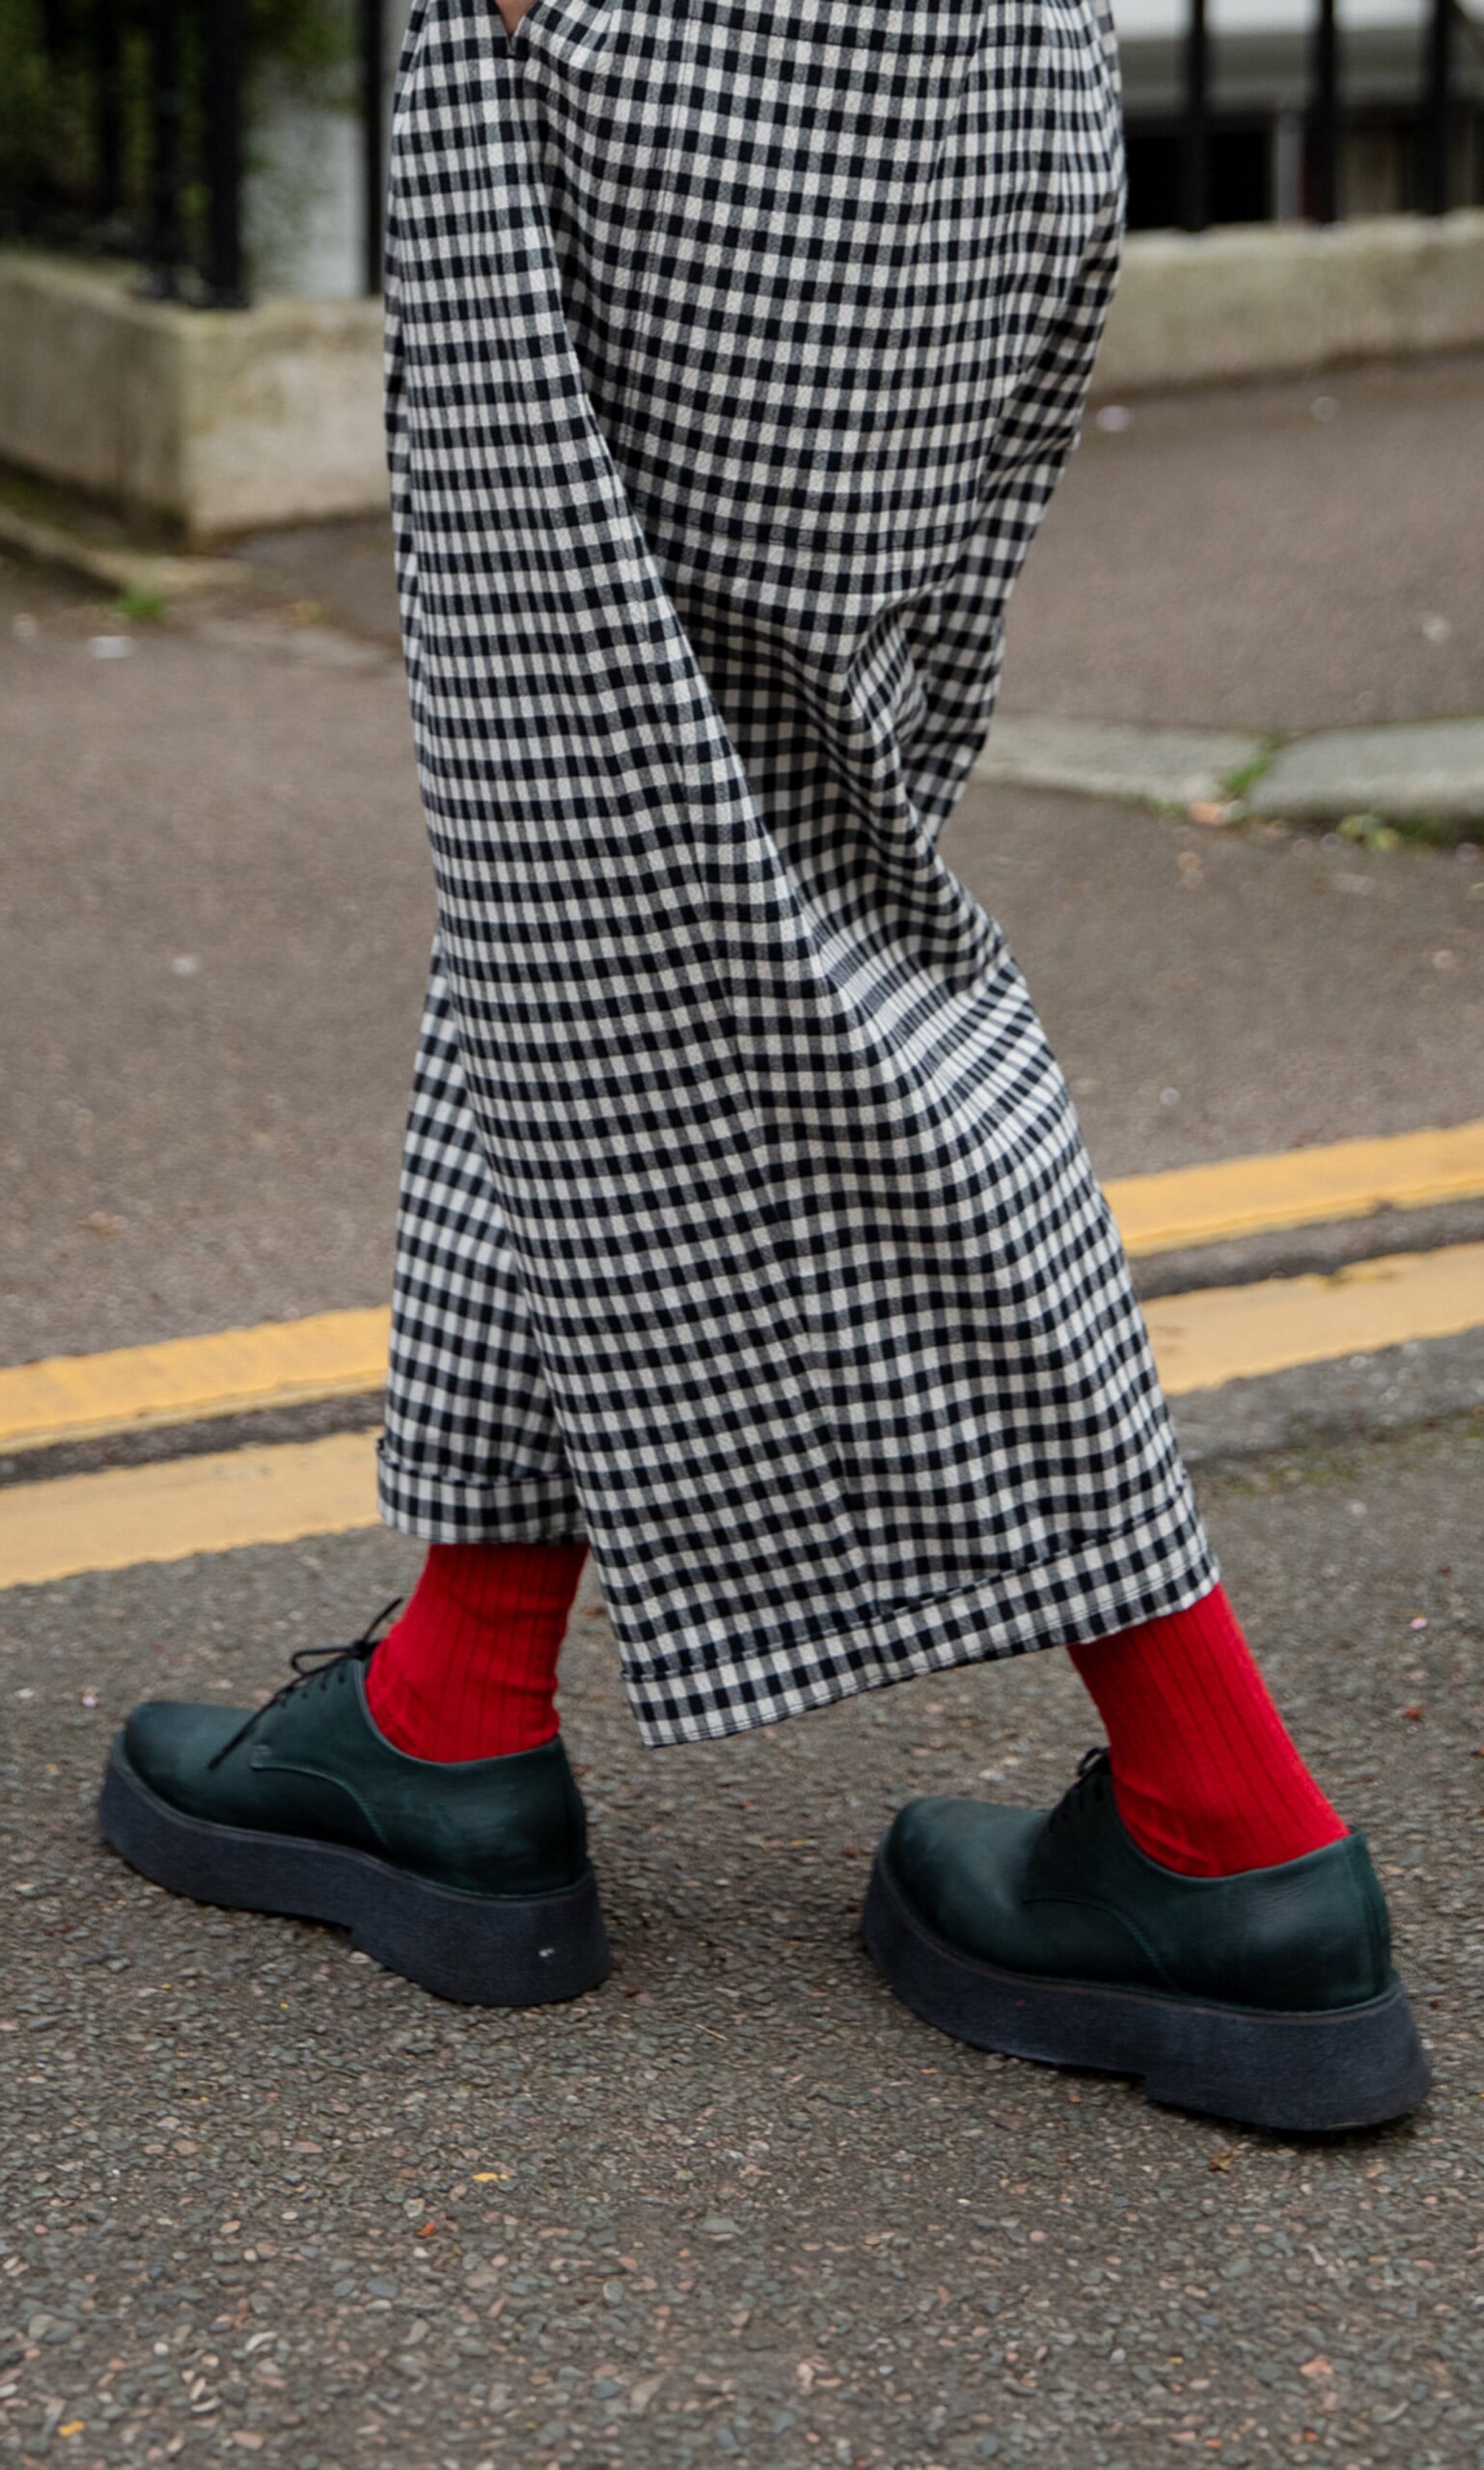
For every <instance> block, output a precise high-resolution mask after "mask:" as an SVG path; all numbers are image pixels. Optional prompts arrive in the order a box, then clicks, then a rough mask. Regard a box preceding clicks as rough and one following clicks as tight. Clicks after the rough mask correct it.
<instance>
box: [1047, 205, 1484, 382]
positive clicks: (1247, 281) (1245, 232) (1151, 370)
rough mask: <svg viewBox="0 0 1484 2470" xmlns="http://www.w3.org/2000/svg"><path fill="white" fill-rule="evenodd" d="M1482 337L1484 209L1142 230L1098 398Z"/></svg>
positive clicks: (1116, 304) (1391, 355)
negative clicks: (1324, 222) (1321, 224)
mask: <svg viewBox="0 0 1484 2470" xmlns="http://www.w3.org/2000/svg"><path fill="white" fill-rule="evenodd" d="M1481 346H1484V211H1479V210H1478V209H1476V208H1469V209H1467V210H1465V211H1463V212H1460V213H1457V214H1446V215H1438V216H1422V215H1413V214H1386V215H1376V216H1374V217H1370V218H1367V219H1366V220H1365V221H1363V222H1360V223H1340V224H1334V225H1332V226H1330V227H1328V228H1326V229H1324V230H1316V229H1314V228H1312V227H1311V226H1308V225H1301V224H1271V223H1270V224H1252V225H1241V226H1237V227H1228V228H1226V229H1225V230H1222V231H1216V232H1202V233H1184V232H1140V233H1133V234H1132V235H1131V236H1130V238H1129V240H1128V242H1127V245H1126V247H1125V250H1124V260H1123V271H1122V274H1121V277H1120V279H1119V284H1118V289H1117V294H1116V296H1115V298H1114V300H1113V308H1112V311H1111V312H1110V315H1109V319H1108V328H1107V332H1106V333H1105V335H1104V337H1103V346H1102V350H1101V351H1100V353H1099V355H1098V364H1097V371H1096V374H1095V377H1094V381H1093V390H1092V391H1093V397H1094V399H1096V400H1099V401H1102V402H1107V401H1109V400H1110V399H1111V398H1117V397H1119V396H1122V395H1139V394H1145V395H1147V394H1152V393H1156V392H1159V393H1164V392H1165V391H1166V390H1167V389H1168V388H1170V387H1177V386H1210V385H1217V384H1220V383H1222V382H1223V380H1226V379H1231V378H1243V377H1278V376H1289V375H1303V374H1304V373H1305V371H1316V370H1320V369H1326V368H1333V367H1335V366H1337V365H1338V364H1339V363H1341V362H1344V361H1360V360H1400V359H1407V358H1411V357H1414V356H1415V355H1416V354H1418V353H1421V352H1431V351H1471V350H1476V349H1478V348H1479V347H1481Z"/></svg>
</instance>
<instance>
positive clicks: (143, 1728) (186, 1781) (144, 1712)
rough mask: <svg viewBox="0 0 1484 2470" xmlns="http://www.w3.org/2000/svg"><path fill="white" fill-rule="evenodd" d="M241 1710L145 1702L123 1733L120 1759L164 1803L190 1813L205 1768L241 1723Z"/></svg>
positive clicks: (177, 1702)
mask: <svg viewBox="0 0 1484 2470" xmlns="http://www.w3.org/2000/svg"><path fill="white" fill-rule="evenodd" d="M243 1713H244V1711H243V1710H242V1709H241V1708H240V1707H197V1706H192V1705H190V1704H189V1703H187V1702H185V1701H183V1700H180V1699H175V1698H149V1699H146V1700H145V1702H144V1704H143V1705H142V1706H139V1707H136V1708H135V1709H134V1712H133V1714H132V1715H130V1716H129V1719H128V1721H127V1723H126V1724H125V1725H124V1757H125V1758H126V1759H127V1761H128V1763H129V1765H130V1767H131V1768H132V1769H133V1770H134V1772H135V1774H136V1775H137V1776H138V1777H139V1779H140V1782H141V1783H143V1784H148V1785H149V1787H150V1790H151V1792H152V1793H158V1794H159V1796H160V1798H162V1799H163V1800H167V1801H173V1802H175V1803H177V1804H178V1805H179V1806H180V1807H182V1808H192V1807H194V1805H195V1804H196V1802H197V1801H198V1799H199V1798H200V1796H201V1788H202V1785H203V1783H204V1782H205V1780H206V1775H207V1772H208V1770H209V1763H210V1761H211V1760H212V1759H213V1758H214V1757H215V1755H216V1753H217V1751H218V1750H219V1749H224V1748H225V1747H226V1745H227V1743H228V1742H230V1741H231V1739H232V1736H233V1734H234V1732H235V1731H236V1729H237V1727H238V1725H239V1724H240V1723H241V1722H242V1720H243Z"/></svg>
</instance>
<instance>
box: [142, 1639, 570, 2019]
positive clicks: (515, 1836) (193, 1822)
mask: <svg viewBox="0 0 1484 2470" xmlns="http://www.w3.org/2000/svg"><path fill="white" fill-rule="evenodd" d="M375 1627H376V1624H375V1623H374V1622H373V1623H372V1624H371V1629H372V1630H374V1628H375ZM374 1652H375V1646H374V1641H373V1640H372V1638H371V1632H370V1631H368V1633H367V1634H366V1635H365V1636H364V1637H361V1638H358V1639H357V1640H356V1641H355V1643H354V1644H353V1645H352V1646H348V1647H332V1648H324V1649H314V1648H311V1649H308V1650H304V1651H301V1653H300V1654H298V1655H296V1656H294V1657H293V1659H292V1661H293V1665H294V1670H295V1675H296V1678H295V1679H294V1680H292V1681H290V1682H288V1683H286V1685H285V1687H284V1688H282V1689H280V1690H279V1691H278V1692H277V1694H276V1695H275V1696H274V1697H272V1698H270V1699H269V1700H268V1702H267V1704H266V1705H265V1706H263V1707H261V1708H260V1709H259V1710H258V1711H257V1713H256V1714H254V1715H244V1713H243V1711H242V1709H241V1708H240V1707H196V1706H186V1705H180V1704H178V1703H175V1702H173V1701H170V1700H165V1699H154V1700H151V1701H150V1702H149V1703H148V1704H147V1705H145V1706H142V1707H136V1708H135V1710H134V1713H133V1714H132V1715H130V1717H129V1719H128V1722H127V1724H126V1725H125V1726H124V1730H123V1732H122V1733H120V1734H119V1735H118V1737H117V1739H116V1740H115V1742H114V1744H113V1749H112V1752H111V1755H110V1757H109V1762H108V1770H107V1773H106V1775H105V1777H104V1781H103V1793H102V1799H101V1801H100V1803H99V1809H98V1818H99V1824H100V1825H101V1827H102V1830H103V1833H104V1835H105V1836H106V1837H107V1839H108V1842H109V1843H110V1844H111V1845H112V1846H113V1847H114V1849H115V1851H116V1852H119V1853H123V1855H124V1859H125V1860H126V1861H129V1862H132V1864H133V1866H134V1868H135V1869H136V1870H142V1871H143V1873H144V1875H145V1877H146V1878H148V1879H153V1880H155V1881H156V1883H157V1884H158V1885H160V1886H163V1887H169V1888H171V1889H172V1891H173V1892H174V1893H175V1894H177V1895H189V1896H195V1897H196V1898H197V1900H198V1901H199V1902H200V1903H202V1904H220V1905H229V1906H233V1907H237V1908H239V1909H243V1910H246V1911H250V1912H285V1913H296V1914H298V1915H299V1916H301V1917H302V1918H304V1919H307V1920H314V1921H330V1922H337V1923H339V1924H340V1925H341V1927H342V1928H344V1929H348V1931H349V1932H350V1935H351V1938H352V1940H353V1942H354V1944H355V1945H356V1946H357V1947H361V1948H364V1949H365V1951H366V1953H367V1954H368V1955H369V1956H373V1957H374V1958H375V1960H376V1962H378V1963H381V1964H385V1965H386V1966H387V1967H388V1969H389V1970H390V1971H392V1972H398V1973H401V1974H403V1975H404V1976H405V1978H406V1979H407V1980H408V1981H415V1982H417V1983H418V1984H419V1985H420V1986H421V1987H422V1988H423V1989H424V1990H433V1991H435V1992H436V1993H437V1995H438V1996H439V1997H440V1998H456V1999H461V2000H463V2001H465V2002H466V2003H467V2004H469V2005H471V2006H480V2007H534V2006H538V2005H542V2004H544V2003H545V2002H547V2001H548V2000H552V1999H558V1998H575V1997H576V1996H577V1994H578V1993H579V1991H581V1990H591V1989H592V1988H593V1987H594V1986H595V1985H596V1984H597V1983H598V1982H600V1981H601V1980H602V1979H603V1978H604V1976H605V1974H606V1973H607V1972H608V1970H609V1962H610V1959H609V1953H608V1940H607V1937H606V1935H605V1934H604V1930H603V1916H602V1913H601V1911H600V1909H599V1907H598V1898H597V1884H596V1881H595V1880H594V1878H593V1875H592V1870H591V1864H590V1863H589V1860H588V1850H587V1820H586V1815H585V1813H584V1810H583V1804H582V1796H581V1794H580V1793H579V1792H578V1789H577V1786H576V1783H575V1781H574V1780H573V1776H572V1770H571V1769H570V1767H569V1766H568V1765H567V1759H566V1752H565V1750H564V1749H563V1745H562V1742H561V1739H560V1737H559V1738H558V1739H557V1740H555V1741H551V1742H548V1743H545V1744H544V1745H543V1746H542V1747H541V1748H539V1749H528V1750H522V1751H519V1752H517V1753H516V1754H515V1755H513V1756H511V1757H508V1758H476V1759H468V1760H464V1761H460V1762H458V1763H457V1764H451V1765H442V1764H439V1763H437V1762H434V1761H432V1760H429V1759H424V1758H409V1757H407V1756H406V1755H405V1754H404V1753H403V1752H402V1751H401V1750H399V1749H394V1748H393V1746H392V1743H390V1742H389V1741H387V1740H385V1739H384V1737H383V1736H382V1735H381V1734H380V1733H379V1732H378V1731H377V1729H376V1726H375V1724H374V1722H373V1721H372V1719H371V1712H370V1710H369V1708H368V1706H367V1703H366V1666H367V1663H368V1661H369V1660H370V1658H371V1656H372V1655H373V1654H374Z"/></svg>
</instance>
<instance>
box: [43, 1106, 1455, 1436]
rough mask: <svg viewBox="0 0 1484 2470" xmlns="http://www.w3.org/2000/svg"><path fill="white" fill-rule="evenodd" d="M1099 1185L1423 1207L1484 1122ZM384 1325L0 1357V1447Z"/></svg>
mask: <svg viewBox="0 0 1484 2470" xmlns="http://www.w3.org/2000/svg"><path fill="white" fill-rule="evenodd" d="M1107 1192H1108V1196H1109V1199H1110V1201H1111V1202H1112V1204H1113V1215H1114V1216H1115V1218H1116V1219H1117V1221H1118V1226H1119V1231H1120V1233H1121V1234H1122V1237H1123V1242H1124V1246H1125V1248H1126V1249H1127V1250H1128V1251H1129V1252H1130V1253H1131V1254H1136V1253H1140V1254H1147V1253H1150V1252H1169V1251H1175V1250H1177V1249H1180V1248H1181V1247H1182V1246H1185V1245H1195V1244H1211V1243H1216V1242H1218V1241H1219V1240H1221V1239H1222V1238H1223V1237H1229V1236H1235V1235H1255V1234H1259V1233H1263V1232H1271V1231H1273V1230H1275V1229H1278V1228H1279V1227H1284V1226H1303V1225H1309V1224H1315V1223H1318V1222H1320V1221H1324V1220H1326V1219H1341V1218H1357V1217H1360V1216H1363V1215H1364V1214H1365V1213H1366V1212H1368V1211H1370V1210H1374V1209H1380V1208H1382V1207H1384V1206H1387V1205H1389V1206H1390V1207H1392V1208H1396V1209H1421V1208H1425V1207H1428V1206H1429V1205H1431V1204H1433V1203H1435V1202H1438V1201H1443V1200H1463V1199H1470V1198H1477V1197H1484V1123H1467V1124H1459V1125H1457V1126H1455V1127H1454V1129H1453V1130H1451V1131H1445V1132H1408V1133H1401V1134H1398V1135H1396V1136H1394V1137H1393V1138H1391V1139H1385V1140H1341V1141H1337V1142H1334V1143H1332V1144H1331V1146H1329V1147H1328V1148H1323V1149H1296V1150H1286V1151H1281V1152H1279V1153H1278V1154H1277V1155H1276V1156H1272V1157H1261V1158H1233V1159H1228V1160H1226V1161H1224V1162H1223V1163H1222V1164H1220V1165H1217V1166H1181V1167H1177V1168H1175V1169H1174V1170H1173V1171H1172V1172H1170V1173H1168V1174H1162V1175H1128V1176H1124V1177H1123V1178H1122V1179H1121V1180H1117V1181H1114V1182H1113V1183H1110V1184H1109V1185H1108V1187H1107ZM389 1331H390V1315H389V1314H388V1313H387V1312H386V1311H385V1310H384V1309H382V1310H375V1311H364V1312H322V1313H319V1314H317V1315H316V1317H314V1318H313V1319H309V1320H304V1321H265V1322H262V1323H261V1324H260V1326H259V1327H258V1328H256V1329H250V1330H220V1331H215V1332H214V1333H212V1334H211V1335H210V1336H207V1337H200V1338H172V1339H169V1340H167V1341H166V1342H165V1343H164V1344H162V1345H160V1346H152V1347H121V1348H119V1349H117V1350H116V1351H115V1352H113V1353H111V1354H108V1355H78V1356H52V1357H49V1358H48V1359H46V1360H45V1361H44V1362H41V1363H22V1364H15V1365H13V1366H11V1367H9V1368H7V1369H0V1450H9V1451H13V1452H14V1451H20V1450H24V1449H41V1448H45V1447H46V1446H48V1445H49V1444H50V1443H52V1442H54V1441H87V1440H91V1439H96V1438H97V1437H99V1436H100V1435H102V1434H105V1433H118V1432H143V1431H146V1430H148V1429H149V1427H150V1426H151V1425H154V1424H175V1423H194V1422H197V1421H203V1420H205V1419H206V1418H207V1417H209V1416H212V1415H233V1414H245V1413H254V1412H261V1410H262V1409H263V1408H265V1407H289V1406H301V1405H305V1404H308V1403H310V1402H312V1401H314V1400H316V1399H321V1398H339V1397H352V1396H356V1395H358V1394H360V1393H362V1392H364V1391H366V1390H371V1389H379V1388H380V1386H381V1385H382V1382H383V1380H384V1378H385V1374H386V1357H387V1341H388V1336H389Z"/></svg>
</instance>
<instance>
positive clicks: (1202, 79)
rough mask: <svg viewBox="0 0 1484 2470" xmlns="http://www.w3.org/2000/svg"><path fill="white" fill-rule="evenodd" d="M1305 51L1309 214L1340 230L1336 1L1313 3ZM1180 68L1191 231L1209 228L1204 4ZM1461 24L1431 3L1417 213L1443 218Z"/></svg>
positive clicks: (1184, 201) (1455, 5)
mask: <svg viewBox="0 0 1484 2470" xmlns="http://www.w3.org/2000/svg"><path fill="white" fill-rule="evenodd" d="M1313 5H1314V9H1315V14H1314V18H1313V22H1312V31H1311V34H1310V38H1309V44H1308V102H1307V109H1306V112H1305V138H1306V145H1305V165H1306V189H1307V196H1306V201H1305V203H1306V212H1307V217H1308V219H1309V220H1310V221H1311V222H1314V223H1337V222H1338V221H1339V220H1340V218H1341V215H1342V214H1343V211H1344V206H1343V199H1342V194H1341V189H1342V183H1341V139H1342V135H1343V130H1344V96H1343V86H1342V76H1341V65H1340V38H1339V26H1338V21H1337V17H1336V14H1335V0H1313ZM1188 12H1189V14H1188V16H1187V20H1186V34H1185V42H1184V52H1183V60H1182V64H1181V100H1180V180H1179V193H1180V220H1181V223H1182V224H1183V226H1184V228H1185V230H1186V231H1187V232H1204V231H1205V230H1206V229H1207V228H1208V226H1209V225H1210V222H1211V219H1212V217H1211V185H1212V183H1211V165H1212V140H1213V128H1212V118H1213V115H1212V105H1211V86H1212V75H1211V40H1210V31H1209V27H1208V23H1207V16H1206V0H1188ZM1466 22H1467V21H1466V20H1465V19H1464V16H1463V13H1462V10H1461V8H1460V5H1459V0H1427V16H1426V23H1425V27H1424V33H1423V41H1422V58H1421V62H1420V70H1421V75H1420V98H1421V99H1420V111H1419V115H1418V132H1417V134H1418V167H1417V168H1418V177H1417V180H1416V189H1417V198H1416V203H1417V206H1418V209H1419V210H1420V211H1421V212H1422V213H1424V214H1445V213H1446V212H1447V211H1448V208H1449V206H1451V205H1453V204H1454V202H1455V201H1454V198H1453V194H1452V189H1453V155H1454V127H1455V119H1456V105H1455V87H1456V36H1457V32H1458V29H1459V28H1460V27H1461V26H1462V25H1464V24H1465V23H1466Z"/></svg>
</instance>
